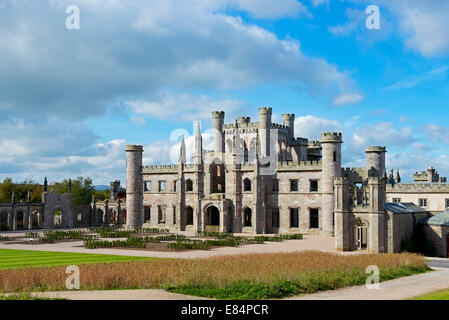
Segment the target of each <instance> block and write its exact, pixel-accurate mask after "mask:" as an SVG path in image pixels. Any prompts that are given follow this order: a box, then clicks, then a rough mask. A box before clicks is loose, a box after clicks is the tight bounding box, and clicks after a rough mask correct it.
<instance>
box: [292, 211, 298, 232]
mask: <svg viewBox="0 0 449 320" xmlns="http://www.w3.org/2000/svg"><path fill="white" fill-rule="evenodd" d="M298 211H299V210H298V208H290V228H298V227H299V219H298V218H299V217H298Z"/></svg>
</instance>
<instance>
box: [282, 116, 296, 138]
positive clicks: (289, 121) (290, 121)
mask: <svg viewBox="0 0 449 320" xmlns="http://www.w3.org/2000/svg"><path fill="white" fill-rule="evenodd" d="M282 121H283V122H284V126H286V127H287V128H288V140H291V139H294V138H295V114H293V113H286V114H283V115H282Z"/></svg>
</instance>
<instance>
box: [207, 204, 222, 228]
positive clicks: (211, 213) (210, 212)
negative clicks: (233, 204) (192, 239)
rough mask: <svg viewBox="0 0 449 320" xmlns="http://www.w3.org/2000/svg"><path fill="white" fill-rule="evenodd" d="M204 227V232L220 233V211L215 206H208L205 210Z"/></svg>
mask: <svg viewBox="0 0 449 320" xmlns="http://www.w3.org/2000/svg"><path fill="white" fill-rule="evenodd" d="M204 227H205V231H209V232H219V231H220V209H218V208H217V207H216V206H214V205H210V206H209V207H207V208H206V212H205V219H204Z"/></svg>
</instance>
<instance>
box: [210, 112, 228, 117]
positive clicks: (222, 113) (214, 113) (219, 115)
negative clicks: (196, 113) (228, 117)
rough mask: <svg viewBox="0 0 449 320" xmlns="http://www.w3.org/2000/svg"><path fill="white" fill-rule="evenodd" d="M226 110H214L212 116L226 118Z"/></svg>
mask: <svg viewBox="0 0 449 320" xmlns="http://www.w3.org/2000/svg"><path fill="white" fill-rule="evenodd" d="M224 116H225V113H224V111H212V118H224Z"/></svg>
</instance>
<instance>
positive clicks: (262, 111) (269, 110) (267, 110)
mask: <svg viewBox="0 0 449 320" xmlns="http://www.w3.org/2000/svg"><path fill="white" fill-rule="evenodd" d="M272 112H273V109H272V108H271V107H260V108H259V114H262V115H271V114H272Z"/></svg>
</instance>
